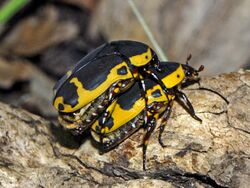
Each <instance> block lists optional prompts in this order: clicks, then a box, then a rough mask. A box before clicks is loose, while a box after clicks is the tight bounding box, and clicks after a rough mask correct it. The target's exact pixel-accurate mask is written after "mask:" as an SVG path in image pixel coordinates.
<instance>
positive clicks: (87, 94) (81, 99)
mask: <svg viewBox="0 0 250 188" xmlns="http://www.w3.org/2000/svg"><path fill="white" fill-rule="evenodd" d="M123 66H126V68H127V69H129V68H128V66H127V63H126V62H122V63H120V64H119V65H117V66H115V67H114V68H113V69H111V70H110V73H109V74H108V76H107V79H106V80H105V81H104V82H103V83H101V84H100V85H99V86H98V87H97V88H95V89H94V90H86V89H85V88H84V85H83V84H82V82H81V81H79V80H78V78H77V77H73V78H72V79H71V80H70V83H73V84H74V85H75V86H76V88H77V89H76V91H77V95H78V101H77V105H75V106H74V107H71V106H70V105H68V104H65V103H64V102H63V98H60V97H61V96H60V97H57V98H60V103H61V104H64V110H62V112H74V111H76V110H78V109H80V108H82V107H83V106H85V105H87V104H88V103H90V102H91V101H92V100H93V99H96V98H97V97H99V96H100V95H101V94H102V93H103V92H104V91H106V90H107V89H108V88H109V87H110V85H111V84H113V83H115V82H116V81H119V80H126V79H129V78H132V74H131V73H130V72H129V73H128V74H126V75H118V74H117V70H118V69H120V68H121V67H123ZM58 103H59V99H57V101H55V102H54V106H55V107H56V109H57V110H59V109H58V105H59V104H58Z"/></svg>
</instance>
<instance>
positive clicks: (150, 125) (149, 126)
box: [142, 118, 156, 171]
mask: <svg viewBox="0 0 250 188" xmlns="http://www.w3.org/2000/svg"><path fill="white" fill-rule="evenodd" d="M155 126H156V119H155V118H150V119H149V121H148V123H147V127H146V134H145V136H144V138H143V147H142V152H143V170H144V171H145V170H146V160H147V156H146V152H147V146H148V142H149V138H150V135H151V133H152V132H153V131H154V129H155Z"/></svg>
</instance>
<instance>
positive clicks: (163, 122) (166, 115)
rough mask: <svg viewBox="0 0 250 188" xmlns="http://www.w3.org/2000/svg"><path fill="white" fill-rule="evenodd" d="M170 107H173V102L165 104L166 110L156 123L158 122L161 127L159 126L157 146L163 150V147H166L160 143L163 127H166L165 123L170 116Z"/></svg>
mask: <svg viewBox="0 0 250 188" xmlns="http://www.w3.org/2000/svg"><path fill="white" fill-rule="evenodd" d="M172 105H173V101H170V102H169V103H168V104H167V107H166V110H165V112H164V113H163V115H162V117H161V119H159V120H158V121H160V120H161V121H160V123H161V125H160V131H159V136H158V141H159V144H160V145H161V146H162V147H163V148H164V147H167V146H168V145H166V144H164V143H163V141H162V133H163V131H164V129H165V126H166V123H167V120H168V118H169V116H170V114H171V108H172Z"/></svg>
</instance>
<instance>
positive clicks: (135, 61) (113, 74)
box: [53, 41, 168, 133]
mask: <svg viewBox="0 0 250 188" xmlns="http://www.w3.org/2000/svg"><path fill="white" fill-rule="evenodd" d="M150 69H153V70H157V71H156V72H160V71H161V70H160V66H159V60H158V57H157V55H156V53H155V52H154V51H153V50H152V49H151V48H150V47H148V46H147V45H146V44H143V43H141V42H136V41H113V42H110V43H106V44H103V45H102V46H100V47H98V48H96V49H95V50H94V51H92V52H91V53H89V54H88V55H86V56H85V57H84V58H83V59H81V60H80V62H78V64H77V65H76V66H75V67H74V68H73V70H71V71H69V72H68V73H67V74H66V75H65V76H63V77H62V78H61V79H60V80H59V81H58V82H57V83H56V85H55V87H54V92H55V97H54V100H53V105H54V107H55V108H56V109H57V110H58V112H59V121H60V123H61V124H62V125H63V126H64V127H66V128H68V129H72V130H76V132H77V133H81V132H82V131H84V130H85V129H87V128H88V127H89V126H90V125H91V123H93V121H94V120H95V119H96V118H97V117H98V115H99V114H100V113H101V112H103V111H105V109H106V107H107V106H108V105H109V104H111V102H112V101H113V100H114V99H115V97H116V96H117V95H119V94H121V93H122V92H124V91H126V90H127V89H129V88H130V87H131V86H132V85H133V84H134V82H135V81H138V83H139V85H140V87H141V88H142V90H141V91H142V93H144V95H145V101H147V96H146V92H145V88H144V84H143V82H144V80H143V79H144V77H151V78H152V79H154V80H155V81H156V82H157V83H158V84H159V85H160V86H161V87H162V89H163V90H164V92H165V93H167V92H168V90H167V88H166V87H165V85H164V84H163V83H162V81H161V79H159V78H158V76H157V75H156V74H155V73H154V72H152V71H150ZM104 120H105V117H104ZM103 122H105V121H103Z"/></svg>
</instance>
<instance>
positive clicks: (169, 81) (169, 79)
mask: <svg viewBox="0 0 250 188" xmlns="http://www.w3.org/2000/svg"><path fill="white" fill-rule="evenodd" d="M177 75H179V76H177ZM184 78H185V74H184V71H183V68H182V66H181V65H179V67H178V68H177V69H176V70H175V71H174V72H172V73H171V74H169V75H168V76H166V77H164V78H163V79H162V82H163V83H164V85H165V86H166V87H167V88H172V87H174V86H176V85H178V84H180V83H181V82H182V80H183V79H184Z"/></svg>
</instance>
